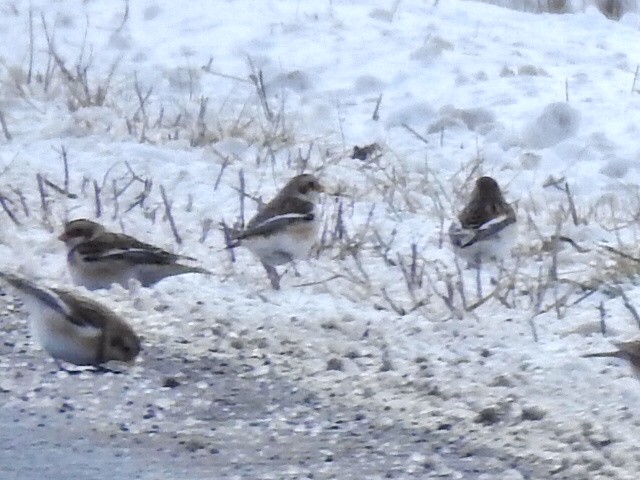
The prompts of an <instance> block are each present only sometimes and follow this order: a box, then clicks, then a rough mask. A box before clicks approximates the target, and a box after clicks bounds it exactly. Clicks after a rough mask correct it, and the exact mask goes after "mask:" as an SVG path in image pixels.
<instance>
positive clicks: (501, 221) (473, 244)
mask: <svg viewBox="0 0 640 480" xmlns="http://www.w3.org/2000/svg"><path fill="white" fill-rule="evenodd" d="M515 235H516V213H515V211H514V210H513V207H512V206H511V205H509V204H508V203H507V202H506V200H505V199H504V197H503V195H502V191H501V190H500V187H499V186H498V183H497V182H496V181H495V180H494V179H493V178H491V177H480V178H478V180H476V185H475V188H474V190H473V192H472V193H471V199H470V200H469V203H468V204H467V206H466V207H465V208H464V209H463V210H462V211H461V212H460V214H459V215H458V219H457V221H454V222H453V223H452V224H451V227H450V228H449V239H450V240H451V244H452V245H453V247H454V250H455V251H456V253H458V254H460V255H462V256H464V257H465V258H467V259H469V260H470V262H471V263H475V264H476V265H477V264H479V262H480V261H481V259H482V258H485V257H489V258H500V257H503V256H505V253H508V251H509V250H510V248H511V245H512V244H513V242H514V240H515Z"/></svg>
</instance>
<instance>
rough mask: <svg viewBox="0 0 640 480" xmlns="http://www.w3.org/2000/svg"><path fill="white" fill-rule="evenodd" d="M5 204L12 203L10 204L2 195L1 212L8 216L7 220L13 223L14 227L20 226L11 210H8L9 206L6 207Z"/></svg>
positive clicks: (0, 199)
mask: <svg viewBox="0 0 640 480" xmlns="http://www.w3.org/2000/svg"><path fill="white" fill-rule="evenodd" d="M7 203H12V202H11V200H9V199H8V198H7V197H5V196H4V195H0V206H2V208H3V210H4V211H5V212H6V213H7V215H8V216H9V218H10V219H11V221H12V222H13V223H15V224H16V225H20V221H18V219H17V218H16V216H15V215H14V214H13V211H12V210H11V208H9V205H7Z"/></svg>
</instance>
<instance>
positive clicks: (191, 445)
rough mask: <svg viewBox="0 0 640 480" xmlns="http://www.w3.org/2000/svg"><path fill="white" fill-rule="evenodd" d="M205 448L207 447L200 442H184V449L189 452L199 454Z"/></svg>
mask: <svg viewBox="0 0 640 480" xmlns="http://www.w3.org/2000/svg"><path fill="white" fill-rule="evenodd" d="M205 447H206V445H205V444H204V443H202V442H201V441H199V440H188V441H186V442H184V448H186V449H187V451H189V452H191V453H194V452H197V451H198V450H202V449H203V448H205Z"/></svg>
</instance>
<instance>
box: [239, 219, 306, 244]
mask: <svg viewBox="0 0 640 480" xmlns="http://www.w3.org/2000/svg"><path fill="white" fill-rule="evenodd" d="M314 218H315V214H313V213H285V214H283V215H276V216H274V217H269V218H267V219H265V220H263V221H262V222H260V223H257V224H254V225H252V226H250V227H248V228H246V229H245V230H243V231H241V232H240V233H239V234H238V235H237V236H236V239H237V240H242V239H245V238H248V237H253V236H256V235H263V236H268V235H272V234H274V233H277V232H280V231H282V230H284V229H285V228H286V227H288V226H289V225H293V224H296V223H303V222H310V221H312V220H313V219H314Z"/></svg>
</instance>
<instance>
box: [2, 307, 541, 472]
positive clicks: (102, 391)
mask: <svg viewBox="0 0 640 480" xmlns="http://www.w3.org/2000/svg"><path fill="white" fill-rule="evenodd" d="M2 301H3V304H2V312H3V313H2V330H1V331H2V336H1V337H0V339H1V344H0V358H1V360H0V364H1V365H0V405H2V408H0V444H1V445H2V448H1V449H0V478H2V479H20V480H31V479H34V480H35V479H41V478H48V479H65V480H73V479H86V478H94V479H98V478H110V479H113V480H118V479H132V478H139V479H178V478H180V479H218V478H236V479H245V478H246V479H292V478H313V479H330V478H331V479H363V478H465V479H467V478H468V479H475V478H498V477H497V476H499V477H500V478H502V479H505V478H514V479H517V478H543V477H542V476H541V475H542V472H541V470H540V469H539V468H537V467H535V466H534V465H529V464H528V462H526V461H523V460H522V459H520V460H515V459H514V458H512V457H511V456H510V455H509V454H507V453H506V452H500V451H497V450H495V449H492V448H489V447H485V446H483V444H482V442H481V441H479V438H478V436H477V435H475V436H471V435H470V436H469V437H465V436H464V435H461V434H460V431H459V430H458V431H456V430H457V429H456V428H454V423H455V422H454V421H453V420H452V423H447V422H446V421H443V420H442V419H440V420H439V422H440V423H439V424H434V425H433V427H432V428H424V427H416V428H411V427H408V426H407V424H408V423H409V424H410V422H407V421H398V419H400V418H401V417H402V416H403V412H402V410H403V409H397V408H395V407H392V406H387V407H383V408H378V407H377V406H375V405H369V406H367V405H366V404H364V403H361V402H352V401H350V399H349V395H346V394H345V393H344V389H343V386H342V385H340V384H341V383H342V382H340V381H337V382H336V388H335V389H332V388H320V389H318V390H316V391H314V390H312V389H309V388H308V387H306V386H302V383H303V382H298V381H296V379H294V378H291V377H289V376H288V375H287V374H286V372H284V373H282V372H278V370H279V369H278V368H275V367H274V366H273V365H272V362H270V361H269V360H265V359H262V360H261V361H260V362H255V361H251V359H249V358H244V359H243V358H242V356H239V355H238V354H237V353H236V354H235V355H231V354H229V353H228V352H220V351H218V352H211V355H210V356H204V357H203V356H199V357H197V358H196V357H195V356H191V355H190V354H189V353H188V351H189V348H188V343H187V342H185V341H184V340H182V341H178V342H176V343H175V344H173V345H157V346H151V345H146V348H145V351H144V355H143V358H142V359H140V361H139V362H138V363H137V364H136V366H134V367H132V368H130V369H128V370H123V373H120V374H114V373H95V372H91V371H81V372H80V373H74V374H70V373H67V372H62V371H58V370H57V367H56V366H55V364H54V363H53V362H51V360H50V359H47V358H46V356H45V354H44V353H43V352H41V351H38V350H36V349H34V348H33V346H32V344H31V339H30V338H29V331H28V328H27V326H26V321H25V320H26V319H25V318H24V315H23V314H21V313H18V310H19V304H16V303H14V301H13V299H12V298H11V297H10V296H6V295H5V296H3V297H2ZM212 350H213V349H212ZM276 363H277V362H276ZM272 367H273V368H272ZM422 401H424V402H425V405H426V404H428V402H429V396H428V395H425V396H424V398H423V399H422ZM358 403H360V404H358ZM405 420H408V419H406V418H405Z"/></svg>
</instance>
